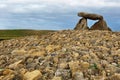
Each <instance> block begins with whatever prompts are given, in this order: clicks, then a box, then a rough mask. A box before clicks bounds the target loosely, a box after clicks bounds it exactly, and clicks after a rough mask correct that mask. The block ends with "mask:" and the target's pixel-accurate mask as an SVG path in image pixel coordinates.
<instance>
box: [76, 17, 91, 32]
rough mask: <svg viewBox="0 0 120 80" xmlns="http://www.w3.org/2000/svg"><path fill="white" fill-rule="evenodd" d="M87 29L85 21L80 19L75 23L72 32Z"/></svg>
mask: <svg viewBox="0 0 120 80" xmlns="http://www.w3.org/2000/svg"><path fill="white" fill-rule="evenodd" d="M88 29H89V28H88V27H87V19H85V18H82V19H80V20H79V22H78V23H77V25H76V27H75V28H74V30H88Z"/></svg>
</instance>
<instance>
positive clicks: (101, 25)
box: [90, 19, 111, 31]
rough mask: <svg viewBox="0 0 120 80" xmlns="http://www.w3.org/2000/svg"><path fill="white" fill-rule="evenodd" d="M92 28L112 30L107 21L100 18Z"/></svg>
mask: <svg viewBox="0 0 120 80" xmlns="http://www.w3.org/2000/svg"><path fill="white" fill-rule="evenodd" d="M90 30H108V31H111V29H110V28H109V27H108V26H107V23H106V21H105V20H103V19H102V20H99V21H98V22H96V23H95V24H94V25H92V26H91V28H90Z"/></svg>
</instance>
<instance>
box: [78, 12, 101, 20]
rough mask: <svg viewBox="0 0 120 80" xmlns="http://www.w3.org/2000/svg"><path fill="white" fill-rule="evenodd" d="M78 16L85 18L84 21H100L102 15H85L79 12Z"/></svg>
mask: <svg viewBox="0 0 120 80" xmlns="http://www.w3.org/2000/svg"><path fill="white" fill-rule="evenodd" d="M78 16H80V17H83V18H86V19H91V20H102V19H103V16H102V15H98V14H93V13H86V12H80V13H78Z"/></svg>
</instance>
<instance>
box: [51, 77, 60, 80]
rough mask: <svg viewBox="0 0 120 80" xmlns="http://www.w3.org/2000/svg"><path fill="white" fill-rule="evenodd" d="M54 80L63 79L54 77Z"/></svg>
mask: <svg viewBox="0 0 120 80" xmlns="http://www.w3.org/2000/svg"><path fill="white" fill-rule="evenodd" d="M52 80H62V78H61V77H54V78H53V79H52Z"/></svg>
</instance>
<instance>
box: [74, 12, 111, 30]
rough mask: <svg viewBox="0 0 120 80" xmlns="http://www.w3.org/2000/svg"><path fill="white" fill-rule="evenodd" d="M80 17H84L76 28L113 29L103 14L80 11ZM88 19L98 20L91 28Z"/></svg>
mask: <svg viewBox="0 0 120 80" xmlns="http://www.w3.org/2000/svg"><path fill="white" fill-rule="evenodd" d="M78 16H79V17H82V18H81V19H80V20H79V21H78V23H77V25H76V27H75V28H74V30H108V31H112V30H111V29H110V28H109V27H108V26H107V23H106V21H105V20H104V18H103V16H102V15H99V14H93V13H86V12H80V13H78ZM87 19H90V20H98V22H96V23H95V24H93V25H92V26H91V27H90V28H89V27H88V25H87Z"/></svg>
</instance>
